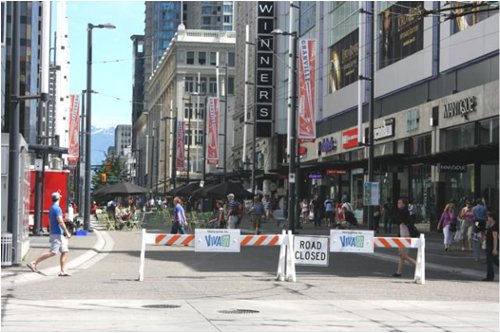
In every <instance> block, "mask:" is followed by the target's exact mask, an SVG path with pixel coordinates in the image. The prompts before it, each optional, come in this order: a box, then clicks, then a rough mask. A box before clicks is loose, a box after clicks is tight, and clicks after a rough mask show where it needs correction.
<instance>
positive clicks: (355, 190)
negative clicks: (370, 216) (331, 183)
mask: <svg viewBox="0 0 500 333" xmlns="http://www.w3.org/2000/svg"><path fill="white" fill-rule="evenodd" d="M363 183H364V170H363V169H354V170H352V171H351V193H352V195H351V205H352V208H354V214H355V216H356V218H357V219H358V221H359V222H361V221H363Z"/></svg>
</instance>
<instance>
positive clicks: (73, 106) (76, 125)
mask: <svg viewBox="0 0 500 333" xmlns="http://www.w3.org/2000/svg"><path fill="white" fill-rule="evenodd" d="M69 107H70V108H69V110H70V116H69V127H68V128H69V131H68V132H69V133H68V134H69V140H68V142H69V149H68V165H69V167H70V168H71V169H74V168H76V164H77V163H78V158H79V156H78V155H79V140H78V137H79V135H78V134H79V131H80V121H79V119H80V96H79V95H70V96H69Z"/></svg>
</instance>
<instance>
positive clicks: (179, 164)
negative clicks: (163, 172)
mask: <svg viewBox="0 0 500 333" xmlns="http://www.w3.org/2000/svg"><path fill="white" fill-rule="evenodd" d="M184 130H185V127H184V121H178V122H177V138H176V144H177V156H176V162H175V165H176V170H177V171H186V169H185V168H184V155H185V154H184V136H185V134H186V133H185V132H184Z"/></svg>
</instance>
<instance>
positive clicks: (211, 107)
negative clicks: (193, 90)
mask: <svg viewBox="0 0 500 333" xmlns="http://www.w3.org/2000/svg"><path fill="white" fill-rule="evenodd" d="M207 163H208V164H209V165H217V163H219V101H218V100H217V98H216V97H209V98H208V137H207Z"/></svg>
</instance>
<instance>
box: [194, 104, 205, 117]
mask: <svg viewBox="0 0 500 333" xmlns="http://www.w3.org/2000/svg"><path fill="white" fill-rule="evenodd" d="M204 109H205V104H203V103H200V104H199V105H198V108H197V109H196V113H195V117H196V119H200V120H203V110H204Z"/></svg>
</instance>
